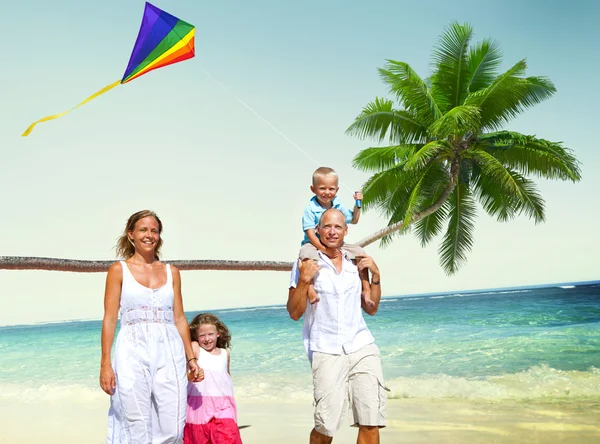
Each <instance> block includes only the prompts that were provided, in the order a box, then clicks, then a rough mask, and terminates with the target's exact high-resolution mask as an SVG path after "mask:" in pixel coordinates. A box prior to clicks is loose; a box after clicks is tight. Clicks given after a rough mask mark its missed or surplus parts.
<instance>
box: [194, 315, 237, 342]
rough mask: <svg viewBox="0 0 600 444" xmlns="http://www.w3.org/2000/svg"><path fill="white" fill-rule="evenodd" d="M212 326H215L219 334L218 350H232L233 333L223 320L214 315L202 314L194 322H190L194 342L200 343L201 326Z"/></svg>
mask: <svg viewBox="0 0 600 444" xmlns="http://www.w3.org/2000/svg"><path fill="white" fill-rule="evenodd" d="M204 324H210V325H214V326H215V327H216V329H217V333H219V337H218V338H217V347H218V348H231V333H230V332H229V329H228V328H227V326H226V325H225V324H223V322H221V320H220V319H219V318H218V317H216V316H215V315H214V314H212V313H200V314H199V315H198V316H196V317H195V318H194V319H192V322H190V336H191V338H192V341H196V342H199V341H198V329H199V328H200V326H201V325H204Z"/></svg>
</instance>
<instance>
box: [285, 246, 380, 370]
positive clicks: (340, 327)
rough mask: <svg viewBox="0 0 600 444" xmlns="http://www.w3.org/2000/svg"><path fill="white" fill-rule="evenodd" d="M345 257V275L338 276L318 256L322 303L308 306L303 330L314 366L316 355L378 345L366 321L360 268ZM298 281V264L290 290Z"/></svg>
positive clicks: (323, 257)
mask: <svg viewBox="0 0 600 444" xmlns="http://www.w3.org/2000/svg"><path fill="white" fill-rule="evenodd" d="M342 254H343V255H344V257H343V260H342V272H341V273H338V271H337V270H336V268H335V266H334V265H333V264H332V262H331V260H330V259H329V258H328V257H327V256H326V255H324V254H323V253H321V252H319V258H320V259H319V266H320V267H321V269H320V270H319V272H318V273H317V275H316V276H315V290H316V292H317V294H318V295H319V298H320V301H319V302H317V303H315V304H313V305H311V304H309V303H307V305H306V311H305V312H304V326H303V329H302V336H303V339H304V348H305V350H306V353H307V355H308V359H309V360H311V362H312V352H315V351H318V352H322V353H328V354H331V355H341V354H342V353H353V352H355V351H358V350H360V349H361V348H362V347H364V346H365V345H369V344H372V343H373V342H375V339H374V338H373V335H372V334H371V332H370V331H369V329H368V328H367V324H366V322H365V319H364V318H363V312H362V308H361V281H360V276H359V274H358V268H357V267H356V265H354V264H353V263H352V261H350V260H349V259H348V258H346V254H345V253H344V252H342ZM299 278H300V272H299V270H298V261H295V262H294V266H293V269H292V274H291V277H290V287H294V288H296V286H297V285H298V279H299Z"/></svg>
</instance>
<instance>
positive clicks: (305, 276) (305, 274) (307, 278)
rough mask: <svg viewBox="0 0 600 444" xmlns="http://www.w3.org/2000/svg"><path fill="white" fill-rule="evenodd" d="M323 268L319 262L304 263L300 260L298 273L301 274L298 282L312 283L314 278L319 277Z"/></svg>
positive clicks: (307, 261) (308, 261) (307, 260)
mask: <svg viewBox="0 0 600 444" xmlns="http://www.w3.org/2000/svg"><path fill="white" fill-rule="evenodd" d="M320 269H321V267H319V264H318V263H317V261H313V260H312V259H304V260H303V261H301V260H298V271H299V272H300V278H299V279H298V281H302V282H305V283H307V284H309V283H311V282H312V280H313V279H314V277H315V276H316V275H317V273H318V272H319V270H320Z"/></svg>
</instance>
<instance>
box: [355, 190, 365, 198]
mask: <svg viewBox="0 0 600 444" xmlns="http://www.w3.org/2000/svg"><path fill="white" fill-rule="evenodd" d="M354 200H363V195H362V193H361V192H360V191H357V192H356V193H354Z"/></svg>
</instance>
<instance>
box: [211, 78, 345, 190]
mask: <svg viewBox="0 0 600 444" xmlns="http://www.w3.org/2000/svg"><path fill="white" fill-rule="evenodd" d="M201 69H202V71H204V73H205V74H206V75H207V76H208V77H210V78H211V79H212V80H213V81H214V82H215V83H216V84H217V85H219V86H220V87H221V88H222V89H223V90H224V91H225V92H226V93H227V94H229V95H230V96H231V97H233V98H234V99H235V100H237V101H238V102H239V103H241V104H242V105H243V106H244V107H245V108H246V109H247V110H248V111H250V112H251V113H252V114H254V115H255V116H256V117H258V118H259V119H260V120H262V121H263V122H264V123H266V124H267V125H268V126H269V127H270V128H271V129H272V130H273V131H275V132H276V133H277V134H279V135H280V136H281V137H283V138H284V139H285V140H286V142H288V143H289V144H290V145H292V146H293V147H294V148H296V149H297V150H298V151H300V152H301V153H302V154H304V155H305V156H306V157H308V158H309V159H310V160H312V161H313V162H314V163H315V164H316V165H318V166H321V163H320V162H318V161H317V160H315V159H314V158H313V157H312V156H311V155H310V154H308V153H307V152H306V151H304V150H303V149H302V148H300V147H299V146H298V145H297V144H296V143H294V141H292V140H291V139H290V138H289V137H287V136H286V135H285V134H283V133H282V132H281V131H279V130H278V129H277V128H276V127H275V125H273V124H272V123H271V122H269V121H268V120H267V119H265V118H264V117H263V116H261V115H260V114H259V113H258V112H256V111H255V110H254V109H253V108H252V107H251V106H249V105H248V104H247V103H246V102H244V101H243V100H242V99H240V98H239V97H238V96H236V95H235V94H234V93H232V92H231V90H230V89H229V88H227V87H226V86H225V85H223V84H222V83H221V82H220V81H219V80H217V79H216V78H214V77H213V76H212V75H211V74H210V73H209V72H208V71H207V70H206V69H204V68H201ZM340 185H341V186H343V187H344V188H346V189H347V190H348V191H350V192H351V193H354V191H353V190H351V189H350V188H349V187H347V186H346V185H344V183H342V182H341V181H340Z"/></svg>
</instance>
